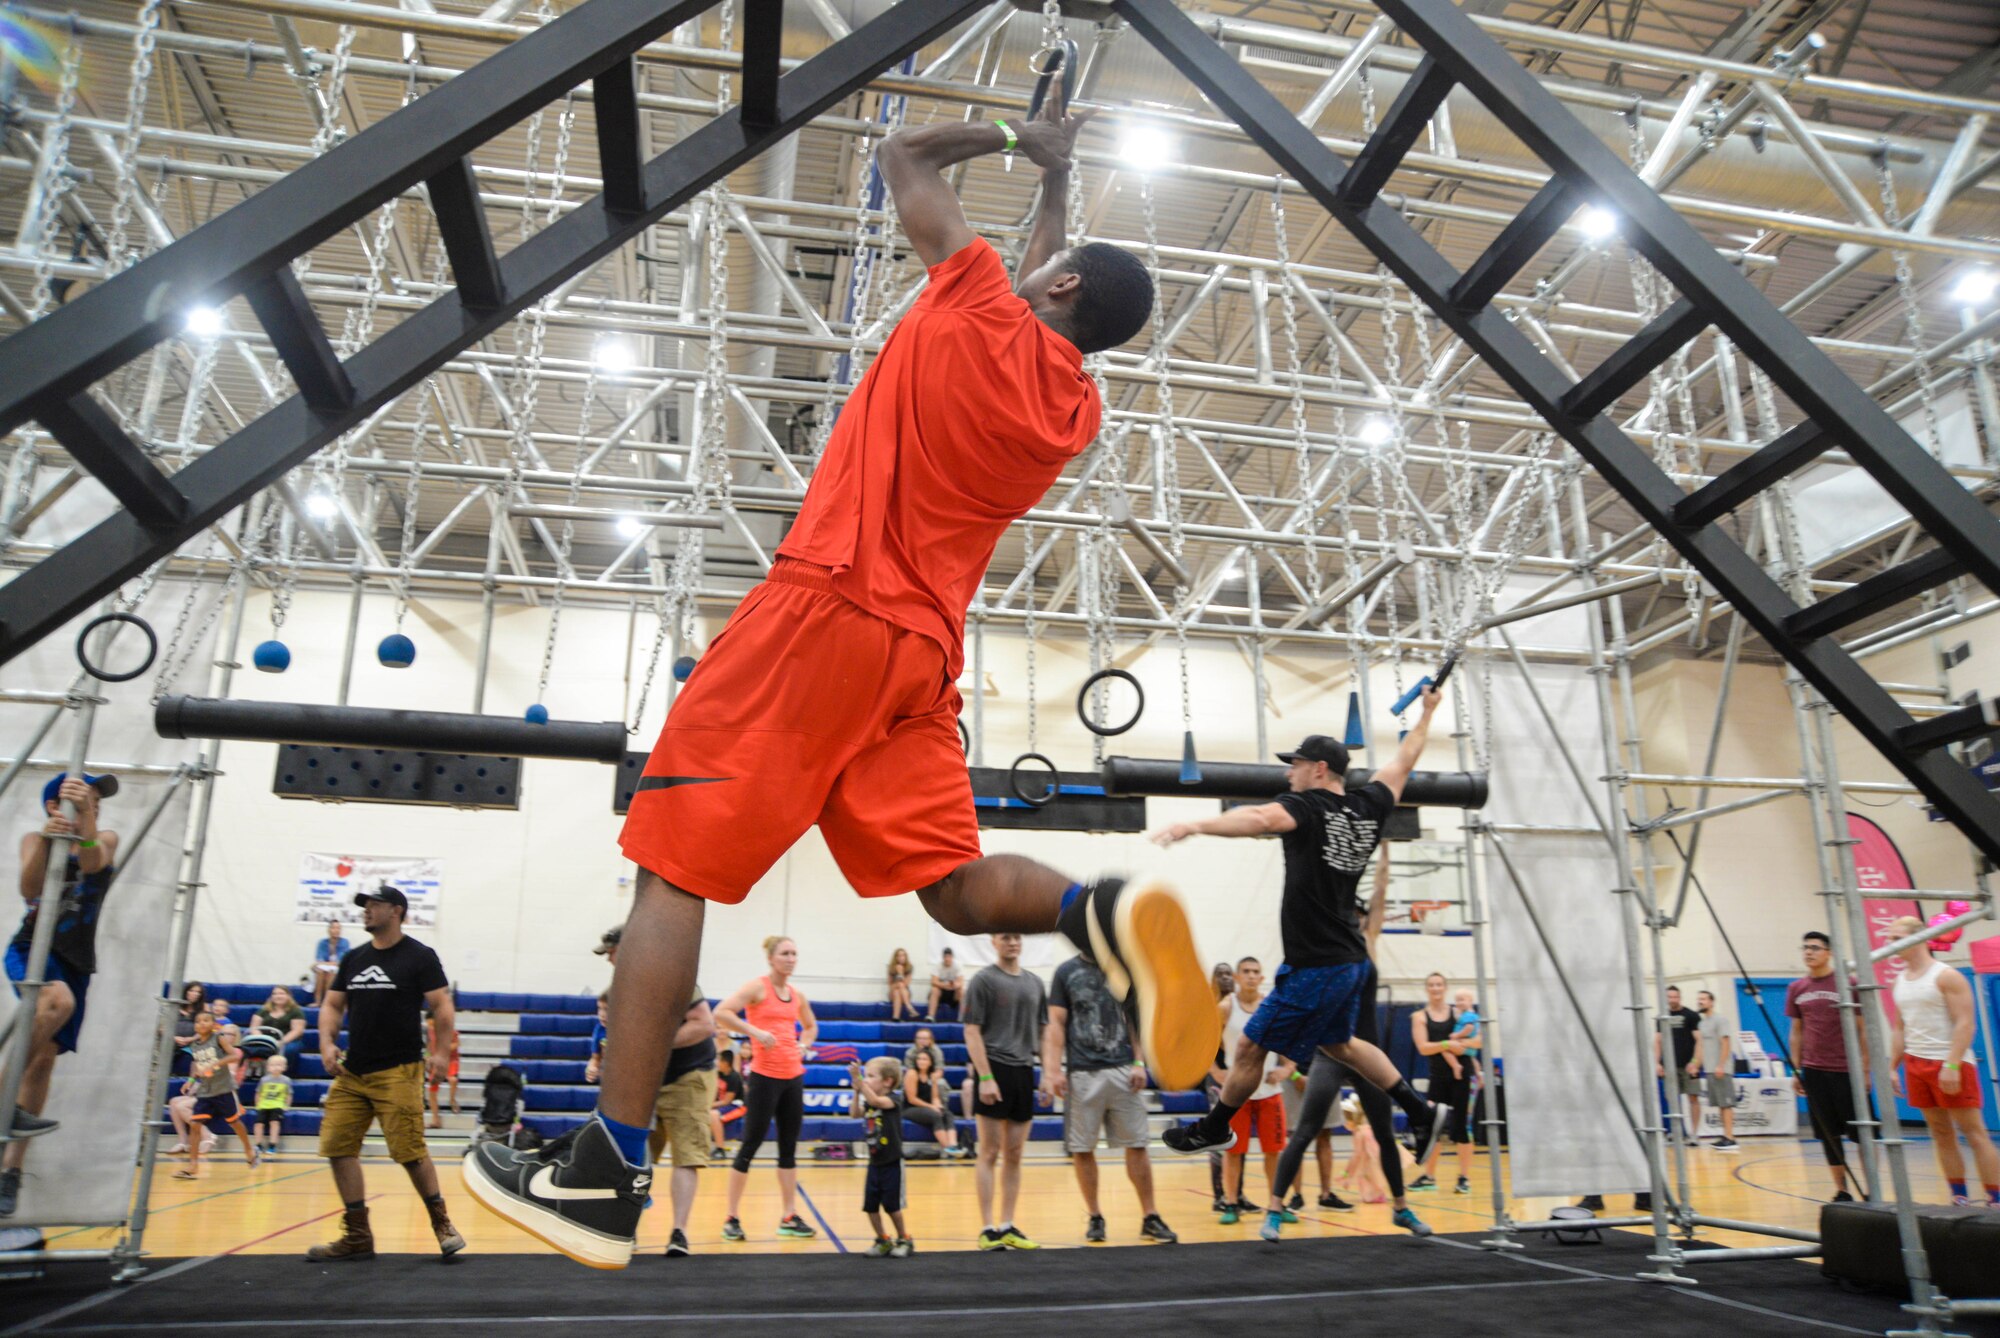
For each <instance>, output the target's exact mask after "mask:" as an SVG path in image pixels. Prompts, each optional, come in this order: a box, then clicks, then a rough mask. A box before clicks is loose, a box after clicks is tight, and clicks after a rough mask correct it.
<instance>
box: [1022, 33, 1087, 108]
mask: <svg viewBox="0 0 2000 1338" xmlns="http://www.w3.org/2000/svg"><path fill="white" fill-rule="evenodd" d="M1081 63H1082V58H1081V56H1080V55H1079V54H1078V52H1077V46H1076V43H1075V42H1072V41H1071V40H1069V39H1068V38H1067V37H1065V38H1063V39H1062V40H1061V41H1060V42H1056V43H1053V44H1051V45H1049V46H1045V47H1043V48H1042V49H1041V50H1040V51H1037V52H1036V53H1035V54H1034V55H1032V56H1030V57H1029V58H1028V68H1030V69H1032V70H1033V71H1035V75H1036V78H1035V91H1034V93H1033V95H1031V96H1030V97H1029V99H1028V119H1029V120H1030V121H1032V120H1034V119H1035V118H1036V117H1038V116H1040V115H1041V114H1042V103H1043V102H1044V101H1046V100H1047V99H1048V95H1049V85H1050V84H1051V83H1053V82H1054V81H1055V79H1056V77H1057V76H1058V75H1060V76H1061V77H1062V101H1061V103H1060V104H1058V105H1059V106H1060V108H1061V110H1062V111H1063V112H1064V113H1065V114H1067V113H1068V111H1069V104H1070V102H1071V101H1072V100H1073V99H1074V98H1075V97H1076V76H1077V66H1078V65H1080V64H1081Z"/></svg>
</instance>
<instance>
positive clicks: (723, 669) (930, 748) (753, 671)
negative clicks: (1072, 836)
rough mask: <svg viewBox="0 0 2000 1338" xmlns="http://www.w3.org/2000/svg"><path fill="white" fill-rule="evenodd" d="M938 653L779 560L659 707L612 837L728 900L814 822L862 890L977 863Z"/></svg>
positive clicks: (967, 785) (812, 571)
mask: <svg viewBox="0 0 2000 1338" xmlns="http://www.w3.org/2000/svg"><path fill="white" fill-rule="evenodd" d="M960 705H961V703H960V700H959V695H958V689H957V688H956V687H954V686H952V682H951V679H950V678H949V677H947V674H946V669H945V655H944V648H943V647H942V646H940V645H938V643H937V642H936V641H934V640H932V639H931V638H930V637H927V636H924V635H923V634H921V633H918V632H912V631H909V630H907V629H905V628H901V627H897V626H896V625H895V624H893V623H890V622H887V621H885V620H884V619H881V618H878V617H876V616H875V615H874V614H872V613H869V612H867V611H866V610H864V609H862V608H860V607H859V606H857V605H855V604H851V603H849V602H848V601H847V600H845V599H842V598H841V597H840V596H838V595H836V594H834V593H833V589H832V584H831V582H830V580H829V579H828V575H827V572H826V569H825V568H823V567H816V566H813V565H812V564H810V563H805V562H797V561H794V560H792V559H789V558H779V559H778V561H777V562H776V563H775V564H774V565H773V566H772V568H771V575H770V576H769V578H767V579H766V580H765V581H764V582H763V584H761V585H759V586H758V587H757V588H756V589H754V590H752V591H751V592H750V594H749V595H748V596H747V597H746V598H745V599H744V601H743V602H742V603H741V604H739V605H738V606H737V608H736V613H735V615H734V616H733V617H731V618H730V620H729V625H728V626H727V627H725V628H723V629H722V634H721V635H720V636H718V637H716V639H715V640H714V641H713V642H711V643H710V645H709V648H708V654H706V655H704V656H703V657H702V659H701V663H700V665H698V666H697V667H696V669H695V671H694V674H693V675H692V676H691V677H690V678H689V679H688V683H687V687H686V688H685V689H684V690H683V691H682V692H681V693H680V695H679V697H677V698H676V699H675V701H674V704H673V707H672V709H671V710H670V711H669V712H668V713H667V725H666V728H665V729H663V730H661V731H660V739H659V742H658V743H656V744H654V745H653V755H652V756H651V757H650V758H648V759H647V761H646V771H645V775H644V777H643V778H642V779H641V780H640V782H639V788H638V790H637V792H636V793H635V794H634V795H633V796H632V807H631V809H630V810H629V812H628V813H627V815H626V818H625V828H624V830H623V831H622V832H621V833H620V834H619V837H618V843H619V844H620V845H621V846H623V847H624V850H625V854H626V855H627V856H629V857H630V858H631V859H632V860H634V861H635V862H636V863H638V864H639V865H640V867H642V868H645V869H650V870H651V871H652V872H654V873H656V874H658V875H659V876H660V877H662V878H664V879H666V880H667V881H668V882H669V883H672V884H673V885H674V886H675V887H678V888H681V889H683V890H685V891H688V892H692V893H694V894H695V895H696V896H698V897H705V898H707V899H708V900H710V901H719V902H724V903H728V904H731V905H733V904H735V903H736V902H740V901H742V900H743V898H744V897H745V896H747V895H749V892H750V888H751V885H752V884H754V883H755V882H756V881H757V880H758V879H759V878H762V877H763V876H764V874H765V873H766V872H768V871H769V870H770V868H771V866H772V865H773V864H776V863H777V862H778V859H779V857H780V856H782V855H783V854H784V853H785V852H786V851H787V850H789V849H791V848H792V844H793V843H794V842H796V841H797V840H798V839H799V837H800V836H802V835H804V834H805V830H806V828H808V827H811V826H813V825H814V824H815V823H817V824H818V825H819V829H820V835H822V836H823V837H825V838H826V844H827V848H828V849H829V850H831V851H832V852H833V858H834V861H835V862H836V863H837V864H839V865H840V871H841V872H842V873H843V874H845V875H846V876H847V881H848V882H849V883H850V884H851V885H852V886H853V888H854V890H855V891H856V892H858V893H860V894H861V895H862V896H864V897H886V896H893V895H895V894H896V893H899V892H908V891H910V890H912V889H914V888H919V887H925V886H928V885H929V884H931V883H934V882H936V881H937V880H938V879H940V878H943V877H944V876H945V875H946V874H948V873H950V872H951V871H952V870H953V869H956V868H957V867H959V866H960V865H961V864H964V863H966V862H967V861H970V860H975V859H978V858H979V853H980V851H979V820H978V817H977V815H976V813H975V811H974V809H973V806H972V780H971V777H970V775H969V774H968V773H967V771H966V767H965V748H964V746H963V745H962V744H961V743H960V742H959V737H958V713H959V708H960Z"/></svg>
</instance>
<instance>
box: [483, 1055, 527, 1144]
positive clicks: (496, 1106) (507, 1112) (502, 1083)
mask: <svg viewBox="0 0 2000 1338" xmlns="http://www.w3.org/2000/svg"><path fill="white" fill-rule="evenodd" d="M527 1086H528V1083H527V1079H525V1078H523V1077H522V1076H521V1070H519V1069H517V1068H515V1067H514V1066H513V1065H511V1064H495V1065H494V1066H493V1067H492V1068H490V1069H488V1070H487V1071H486V1088H485V1091H486V1098H485V1100H483V1101H481V1102H480V1104H479V1123H480V1125H481V1126H482V1127H483V1128H484V1129H485V1130H486V1132H487V1133H488V1134H490V1135H491V1136H493V1137H495V1138H505V1137H506V1136H507V1132H508V1130H510V1129H512V1128H513V1127H514V1121H515V1120H517V1119H519V1118H520V1117H521V1110H522V1108H523V1100H522V1096H523V1093H525V1092H526V1090H527Z"/></svg>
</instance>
